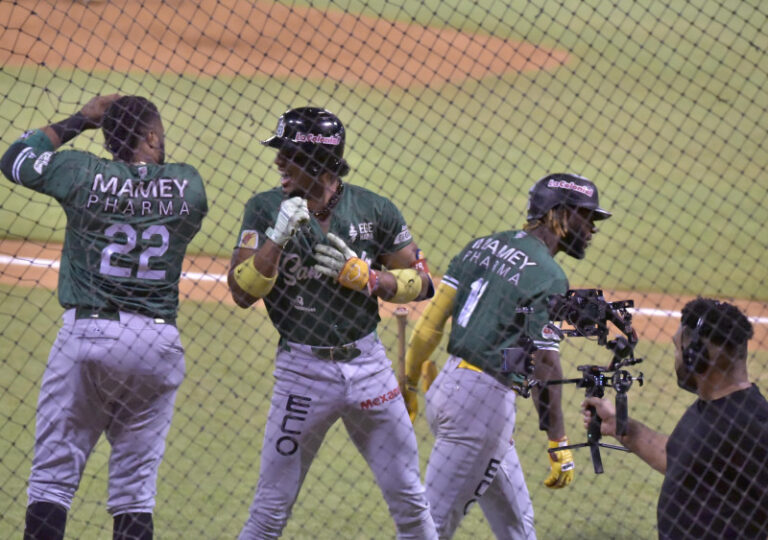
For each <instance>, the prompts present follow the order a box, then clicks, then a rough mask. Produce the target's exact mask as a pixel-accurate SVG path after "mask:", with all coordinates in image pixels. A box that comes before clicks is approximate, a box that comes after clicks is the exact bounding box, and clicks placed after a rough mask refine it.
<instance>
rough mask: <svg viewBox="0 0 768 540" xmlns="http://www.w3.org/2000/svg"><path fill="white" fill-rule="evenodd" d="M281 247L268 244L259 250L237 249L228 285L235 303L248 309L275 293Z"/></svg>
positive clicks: (232, 261) (230, 268)
mask: <svg viewBox="0 0 768 540" xmlns="http://www.w3.org/2000/svg"><path fill="white" fill-rule="evenodd" d="M282 252H283V249H282V247H280V246H278V245H276V244H274V243H268V242H265V243H264V244H263V245H262V246H261V247H260V248H259V249H258V250H256V249H250V248H243V247H238V248H235V251H234V252H233V253H232V260H231V262H230V264H229V272H228V273H227V285H229V290H230V292H231V293H232V298H233V300H234V301H235V303H236V304H237V305H238V306H239V307H241V308H247V307H249V306H251V305H252V304H253V303H254V302H256V301H257V300H259V299H260V298H263V297H265V296H266V295H267V294H269V292H270V291H271V290H272V287H273V286H274V284H275V280H276V279H277V265H278V263H279V261H280V254H281V253H282Z"/></svg>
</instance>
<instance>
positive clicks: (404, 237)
mask: <svg viewBox="0 0 768 540" xmlns="http://www.w3.org/2000/svg"><path fill="white" fill-rule="evenodd" d="M411 238H413V237H412V236H411V231H409V230H408V225H403V229H402V231H400V233H399V234H398V235H397V236H396V237H395V244H400V243H402V242H407V241H408V240H410V239H411Z"/></svg>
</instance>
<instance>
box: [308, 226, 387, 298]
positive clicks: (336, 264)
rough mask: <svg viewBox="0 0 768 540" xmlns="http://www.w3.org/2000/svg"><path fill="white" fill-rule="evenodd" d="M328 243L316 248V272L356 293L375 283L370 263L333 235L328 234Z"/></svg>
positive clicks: (374, 273) (374, 275)
mask: <svg viewBox="0 0 768 540" xmlns="http://www.w3.org/2000/svg"><path fill="white" fill-rule="evenodd" d="M328 242H330V243H331V245H330V246H328V245H325V244H317V245H316V246H315V259H317V264H316V265H315V267H314V268H315V270H316V271H318V272H319V273H321V274H323V275H325V276H328V277H331V278H334V279H336V280H337V281H338V282H339V283H341V285H342V286H344V287H347V288H348V289H353V290H355V291H363V290H365V289H366V287H368V285H369V281H370V282H371V283H373V282H375V279H376V272H375V271H373V270H371V269H370V268H369V267H368V263H366V262H365V261H364V260H362V259H361V258H359V257H358V256H357V253H355V252H354V251H352V250H351V249H350V248H349V246H347V244H345V243H344V240H342V239H341V238H339V237H338V236H336V235H335V234H333V233H328Z"/></svg>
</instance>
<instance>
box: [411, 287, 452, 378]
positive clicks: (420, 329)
mask: <svg viewBox="0 0 768 540" xmlns="http://www.w3.org/2000/svg"><path fill="white" fill-rule="evenodd" d="M455 297H456V289H455V288H454V287H453V286H451V285H449V284H448V283H446V282H445V281H443V282H442V283H440V285H439V286H438V288H437V292H436V293H435V296H434V298H432V300H431V301H430V302H429V304H427V307H426V308H425V309H424V313H422V315H421V317H420V318H419V320H418V321H417V322H416V326H415V327H414V329H413V334H412V335H411V339H410V341H409V342H408V351H407V352H406V354H405V377H406V380H407V381H408V384H409V385H410V386H416V384H417V383H418V380H419V377H420V376H421V365H422V364H423V363H424V362H425V361H426V360H427V359H428V358H429V357H430V355H431V354H432V352H433V351H434V350H435V347H437V346H438V344H439V343H440V340H441V339H442V337H443V328H444V327H445V323H446V321H447V320H448V317H450V315H451V313H452V312H453V302H454V299H455Z"/></svg>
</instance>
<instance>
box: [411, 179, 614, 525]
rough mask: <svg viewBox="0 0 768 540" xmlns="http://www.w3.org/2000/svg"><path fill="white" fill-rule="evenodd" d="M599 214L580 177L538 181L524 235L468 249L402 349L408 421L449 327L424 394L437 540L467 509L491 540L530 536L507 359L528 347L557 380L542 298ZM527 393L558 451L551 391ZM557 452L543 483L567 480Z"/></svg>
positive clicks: (564, 285)
mask: <svg viewBox="0 0 768 540" xmlns="http://www.w3.org/2000/svg"><path fill="white" fill-rule="evenodd" d="M609 216H610V214H609V213H608V212H606V211H605V210H603V209H601V208H600V206H599V205H598V195H597V188H596V187H595V185H594V184H593V183H592V182H590V181H589V180H587V179H585V178H582V177H580V176H576V175H573V174H552V175H549V176H546V177H544V178H542V179H541V180H539V181H538V182H537V183H536V184H535V185H534V186H533V187H532V188H531V191H530V199H529V208H528V221H527V223H526V225H525V227H524V229H523V230H521V231H505V232H499V233H495V234H491V235H489V236H485V237H482V238H477V239H475V240H473V241H471V242H470V243H469V244H467V246H466V247H465V248H464V249H463V250H462V251H461V252H460V253H459V254H458V255H457V256H456V257H454V259H453V260H452V261H451V263H450V265H449V267H448V271H447V272H446V274H445V276H444V277H443V280H442V282H441V283H440V285H439V287H438V289H437V292H436V294H435V296H434V298H433V299H432V300H431V301H430V303H429V305H428V306H427V308H426V310H425V311H424V313H423V314H422V316H421V317H420V319H419V321H418V322H417V323H416V326H415V328H414V331H413V335H412V336H411V340H410V342H409V346H408V351H407V353H406V378H407V385H408V386H407V389H406V391H405V396H404V397H405V400H406V403H407V405H408V409H409V412H410V413H411V418H412V419H413V418H414V417H415V415H416V414H417V412H418V401H417V395H416V386H417V385H418V383H419V379H420V375H421V373H422V369H423V367H424V366H423V363H424V362H425V361H427V360H428V359H429V356H430V355H431V354H432V352H433V351H434V349H435V347H436V346H437V345H438V344H439V342H440V339H441V337H442V333H443V327H444V326H445V323H446V321H447V319H448V318H449V317H452V320H453V322H452V325H451V331H450V338H449V341H448V353H449V354H450V357H449V359H448V360H447V362H446V364H445V366H444V367H443V369H442V371H441V372H440V374H439V375H438V376H437V378H436V379H435V380H434V382H433V383H432V384H431V386H429V388H428V390H427V392H426V403H427V411H426V412H427V420H428V422H429V425H430V428H431V430H432V432H433V433H434V435H435V444H434V448H433V449H432V454H431V456H430V458H429V464H428V466H427V473H426V481H425V484H426V491H427V499H428V500H429V504H430V507H431V510H432V517H433V518H434V521H435V525H436V526H437V530H438V533H439V536H440V538H441V539H443V538H446V539H447V538H451V537H452V536H453V534H454V532H455V531H456V528H457V527H458V525H459V523H460V521H461V519H462V518H463V517H464V515H465V514H466V513H467V511H468V510H469V508H470V507H471V506H472V504H473V503H475V502H478V503H479V504H480V507H481V508H482V510H483V513H484V514H485V516H486V519H488V521H489V523H490V525H491V529H492V530H493V532H494V534H495V535H496V537H497V538H500V539H506V538H515V539H517V538H535V536H536V533H535V530H534V526H533V506H532V504H531V499H530V496H529V495H528V489H527V487H526V485H525V479H524V478H523V472H522V469H521V467H520V461H519V459H518V456H517V452H516V450H515V446H514V442H513V441H512V434H513V431H514V427H515V392H514V391H513V390H512V389H511V388H512V387H513V386H514V385H515V383H516V375H515V372H514V371H515V370H513V369H511V366H509V365H507V362H508V360H509V359H510V358H513V357H515V356H517V357H523V356H524V355H526V354H527V352H529V351H532V350H533V348H532V347H530V345H531V344H533V346H534V347H535V349H537V350H536V352H535V356H534V365H535V368H534V369H535V371H534V376H535V378H536V379H539V380H548V379H560V378H562V370H561V367H560V358H559V346H558V341H557V339H556V336H555V334H554V332H553V331H552V330H551V329H550V328H549V327H548V324H549V322H550V321H549V317H548V315H547V301H548V298H549V297H550V296H551V295H553V294H565V292H566V291H567V289H568V280H567V279H566V276H565V274H564V273H563V271H562V269H561V268H560V266H559V265H558V264H557V263H556V262H555V260H554V259H553V257H554V255H555V254H557V253H558V252H561V251H564V252H565V253H567V254H568V255H570V256H573V257H576V258H578V259H581V258H583V257H584V254H585V249H586V246H587V244H588V243H589V240H590V238H591V237H592V235H593V234H594V233H595V228H594V221H595V220H600V219H605V218H607V217H609ZM517 382H519V381H517ZM558 388H559V387H558ZM533 398H534V400H535V402H536V403H537V408H538V410H539V415H540V420H541V422H540V423H541V424H542V426H543V427H545V428H546V431H547V435H548V437H549V447H550V448H552V447H556V446H565V445H567V444H568V439H567V437H566V436H565V428H564V426H563V417H562V410H561V406H560V391H559V390H558V389H557V388H553V387H547V389H546V390H540V389H538V388H534V389H533ZM555 456H556V459H557V461H553V460H552V458H551V457H550V462H551V463H550V466H551V472H550V475H549V477H548V478H547V479H546V480H545V485H546V486H548V487H550V488H560V487H564V486H567V485H568V484H569V483H570V482H571V480H572V479H573V472H574V471H573V468H574V464H573V456H572V454H571V453H570V451H562V452H557V453H556V454H555Z"/></svg>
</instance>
